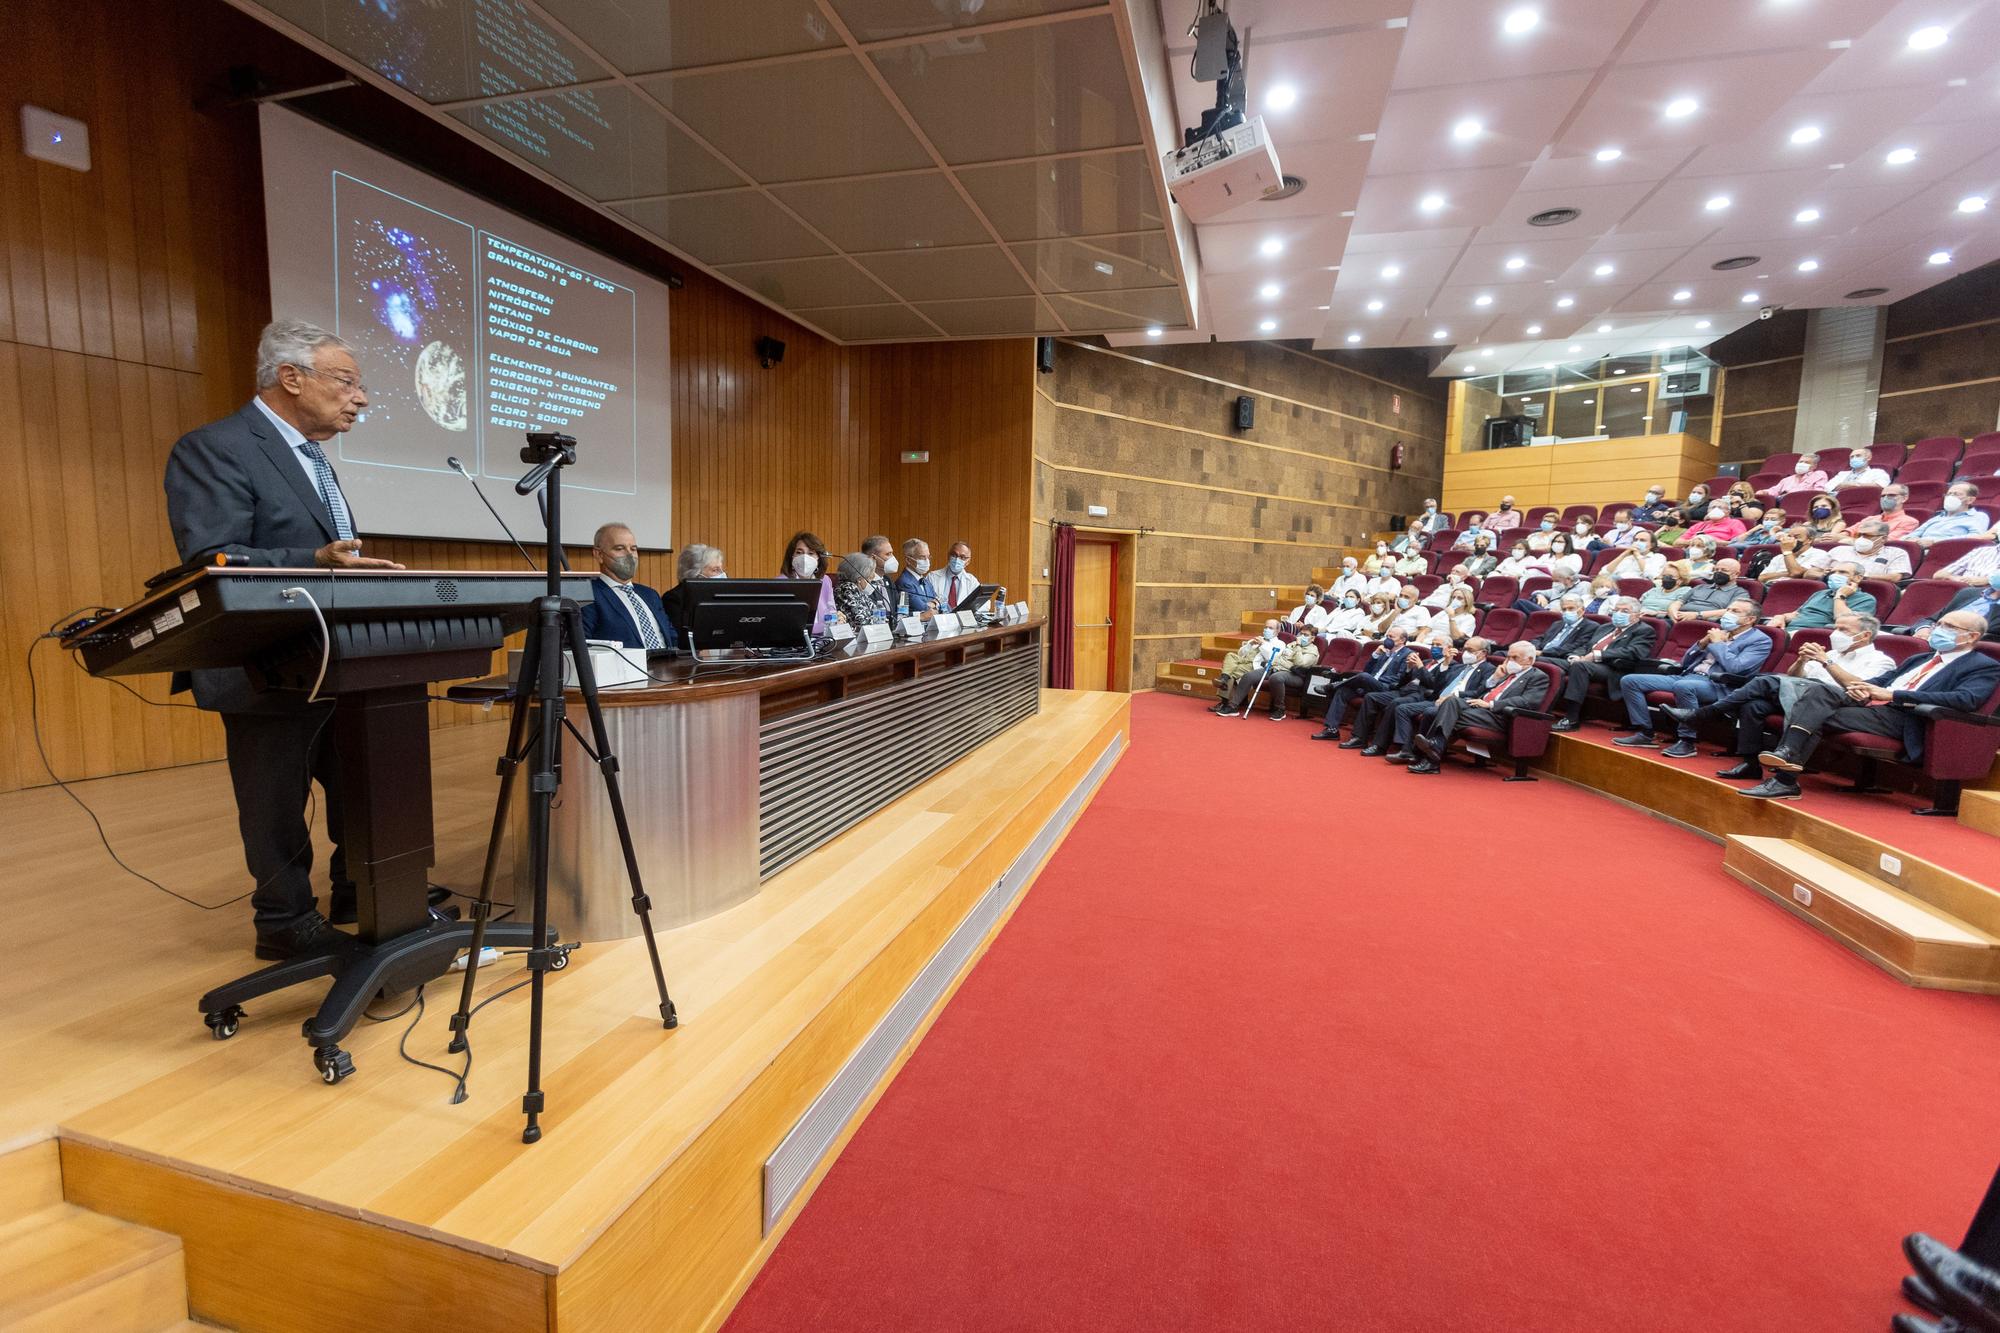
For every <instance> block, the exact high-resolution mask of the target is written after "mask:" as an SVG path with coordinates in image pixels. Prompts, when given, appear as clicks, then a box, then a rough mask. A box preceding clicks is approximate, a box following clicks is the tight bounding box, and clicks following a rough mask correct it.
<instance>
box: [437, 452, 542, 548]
mask: <svg viewBox="0 0 2000 1333" xmlns="http://www.w3.org/2000/svg"><path fill="white" fill-rule="evenodd" d="M444 465H445V466H446V467H448V468H450V469H451V470H452V471H453V472H456V473H457V474H458V475H459V476H461V477H464V478H465V480H466V484H468V485H469V486H471V487H472V493H473V494H474V495H476V496H478V497H479V503H481V504H483V505H485V506H486V512H487V513H489V514H491V515H493V521H494V522H495V523H498V524H499V525H500V531H502V532H504V533H506V534H507V540H508V541H510V542H512V543H514V549H515V550H517V551H519V552H520V553H521V558H522V559H523V560H526V561H527V562H528V568H529V569H532V570H534V571H536V572H537V573H540V572H541V566H540V565H537V564H536V563H535V561H534V557H532V556H530V555H529V554H528V548H527V547H525V546H523V545H521V539H520V538H519V537H516V536H515V535H514V530H513V529H512V528H510V527H508V526H507V520H506V519H504V518H502V517H500V511H499V510H497V509H495V508H494V507H493V502H492V501H491V500H489V499H487V498H486V492H485V491H482V490H480V489H479V483H478V482H476V481H474V480H473V479H472V474H471V473H470V472H467V471H466V470H465V464H463V463H461V462H459V461H458V455H457V454H453V455H451V456H450V457H449V458H447V459H445V460H444Z"/></svg>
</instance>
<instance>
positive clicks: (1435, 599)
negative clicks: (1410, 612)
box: [1417, 565, 1466, 611]
mask: <svg viewBox="0 0 2000 1333" xmlns="http://www.w3.org/2000/svg"><path fill="white" fill-rule="evenodd" d="M1465 582H1466V578H1465V566H1464V565H1453V566H1452V567H1451V568H1450V569H1448V570H1446V571H1445V576H1444V577H1443V578H1442V579H1440V580H1439V581H1438V585H1437V587H1435V588H1432V589H1431V590H1430V592H1429V594H1428V595H1426V596H1425V597H1424V599H1423V600H1422V601H1420V602H1418V603H1417V605H1418V606H1421V607H1423V608H1424V609H1425V610H1426V611H1437V610H1440V609H1442V608H1443V607H1444V605H1445V604H1446V603H1447V602H1449V601H1451V594H1452V592H1453V591H1454V590H1456V589H1458V588H1460V587H1462V586H1464V584H1465Z"/></svg>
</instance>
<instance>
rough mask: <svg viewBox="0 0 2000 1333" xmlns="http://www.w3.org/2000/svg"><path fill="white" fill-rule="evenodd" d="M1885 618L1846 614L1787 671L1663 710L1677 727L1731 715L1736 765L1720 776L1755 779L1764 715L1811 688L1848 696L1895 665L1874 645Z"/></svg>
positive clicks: (1803, 649) (1804, 649) (1807, 646)
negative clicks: (1702, 701) (1859, 684)
mask: <svg viewBox="0 0 2000 1333" xmlns="http://www.w3.org/2000/svg"><path fill="white" fill-rule="evenodd" d="M1881 628H1882V622H1881V621H1879V620H1877V619H1875V617H1873V616H1856V615H1846V616H1842V617H1841V618H1840V619H1839V620H1838V621H1837V622H1835V624H1834V627H1833V632H1832V633H1830V634H1828V635H1827V642H1826V645H1825V646H1824V647H1822V646H1821V645H1819V644H1817V643H1808V644H1805V645H1803V646H1802V647H1800V649H1799V655H1798V657H1797V658H1796V659H1795V660H1794V661H1793V662H1792V665H1791V669H1790V670H1789V671H1787V672H1786V673H1785V674H1784V675H1782V676H1780V675H1771V674H1768V673H1767V674H1765V675H1760V676H1755V677H1753V678H1752V679H1750V680H1749V681H1747V682H1745V683H1744V684H1742V685H1739V686H1737V687H1736V688H1735V689H1733V690H1731V691H1730V692H1729V693H1727V694H1725V695H1723V696H1722V697H1721V698H1720V699H1716V700H1714V701H1712V702H1710V703H1705V704H1700V705H1697V706H1696V707H1693V708H1681V707H1678V706H1675V705H1669V706H1667V707H1666V708H1664V709H1662V710H1661V711H1663V712H1664V713H1666V715H1667V716H1668V717H1670V718H1672V719H1673V720H1674V724H1675V725H1676V726H1686V727H1693V728H1699V727H1700V726H1701V724H1702V723H1704V722H1707V721H1710V720H1711V719H1714V718H1722V717H1731V718H1734V719H1735V723H1736V744H1735V747H1734V748H1733V750H1732V751H1731V753H1733V754H1734V755H1735V756H1736V758H1737V764H1736V767H1734V768H1730V769H1725V770H1723V771H1722V772H1720V773H1717V774H1716V775H1715V776H1717V777H1719V778H1754V777H1758V776H1761V775H1762V773H1763V769H1762V768H1761V767H1759V765H1758V763H1757V755H1758V753H1759V752H1760V751H1762V750H1763V748H1764V719H1765V718H1766V717H1768V716H1770V715H1771V714H1772V713H1782V712H1784V711H1786V710H1787V709H1789V708H1790V707H1791V706H1792V703H1793V702H1794V701H1795V700H1796V699H1797V698H1798V697H1799V696H1800V695H1801V694H1803V693H1805V692H1807V691H1809V690H1829V691H1831V692H1832V693H1833V694H1835V695H1836V696H1841V697H1844V696H1845V695H1846V692H1847V687H1848V686H1849V685H1852V684H1854V683H1855V682H1856V681H1863V680H1873V679H1875V678H1876V677H1877V676H1879V675H1881V674H1882V673H1884V672H1885V671H1892V670H1894V669H1895V666H1896V662H1895V659H1894V658H1892V657H1890V656H1889V655H1888V654H1887V653H1885V652H1883V651H1882V650H1881V649H1880V648H1877V647H1876V646H1875V636H1876V634H1878V633H1879V632H1880V631H1881Z"/></svg>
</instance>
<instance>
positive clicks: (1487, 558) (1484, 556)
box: [1464, 532, 1500, 579]
mask: <svg viewBox="0 0 2000 1333" xmlns="http://www.w3.org/2000/svg"><path fill="white" fill-rule="evenodd" d="M1464 565H1465V572H1466V573H1467V574H1469V575H1470V576H1471V577H1473V578H1475V579H1483V578H1485V577H1486V576H1487V575H1488V574H1491V573H1492V572H1493V571H1494V570H1496V569H1498V568H1500V558H1499V557H1498V556H1496V555H1494V554H1493V534H1492V533H1490V532H1482V533H1480V534H1479V536H1478V538H1477V539H1476V540H1474V541H1473V543H1472V554H1470V555H1468V556H1466V557H1465V560H1464Z"/></svg>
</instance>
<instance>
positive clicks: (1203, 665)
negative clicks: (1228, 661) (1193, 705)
mask: <svg viewBox="0 0 2000 1333" xmlns="http://www.w3.org/2000/svg"><path fill="white" fill-rule="evenodd" d="M1221 674H1222V672H1221V669H1220V664H1219V663H1217V662H1213V661H1209V660H1206V659H1199V660H1195V661H1182V662H1162V663H1161V664H1160V665H1159V667H1158V668H1156V669H1155V671H1154V673H1153V688H1154V689H1156V690H1164V691H1166V692H1168V693H1170V694H1191V695H1194V696H1195V697H1197V698H1200V699H1214V698H1215V681H1216V678H1217V677H1218V676H1220V675H1221Z"/></svg>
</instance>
